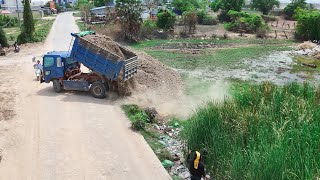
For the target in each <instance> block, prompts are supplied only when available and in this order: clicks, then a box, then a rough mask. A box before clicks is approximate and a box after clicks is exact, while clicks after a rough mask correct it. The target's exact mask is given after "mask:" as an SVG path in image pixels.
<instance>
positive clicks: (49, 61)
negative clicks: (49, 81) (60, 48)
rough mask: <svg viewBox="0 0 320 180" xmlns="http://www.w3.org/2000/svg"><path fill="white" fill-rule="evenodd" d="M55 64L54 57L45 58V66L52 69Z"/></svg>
mask: <svg viewBox="0 0 320 180" xmlns="http://www.w3.org/2000/svg"><path fill="white" fill-rule="evenodd" d="M53 64H54V57H44V59H43V66H44V67H50V66H52V65H53Z"/></svg>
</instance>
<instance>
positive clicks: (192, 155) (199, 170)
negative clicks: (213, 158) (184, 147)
mask: <svg viewBox="0 0 320 180" xmlns="http://www.w3.org/2000/svg"><path fill="white" fill-rule="evenodd" d="M187 163H188V165H189V171H190V174H191V180H201V178H204V179H205V178H206V173H205V170H204V164H203V163H202V162H201V154H200V152H198V151H191V150H190V151H189V153H188V157H187Z"/></svg>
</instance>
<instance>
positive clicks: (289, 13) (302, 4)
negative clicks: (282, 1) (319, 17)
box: [283, 0, 307, 19]
mask: <svg viewBox="0 0 320 180" xmlns="http://www.w3.org/2000/svg"><path fill="white" fill-rule="evenodd" d="M298 8H300V9H306V8H307V3H306V0H292V2H291V3H290V4H288V5H287V7H285V8H284V10H283V13H284V15H285V18H286V19H294V14H295V11H296V10H297V9H298Z"/></svg>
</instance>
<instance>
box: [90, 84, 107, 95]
mask: <svg viewBox="0 0 320 180" xmlns="http://www.w3.org/2000/svg"><path fill="white" fill-rule="evenodd" d="M90 92H91V94H92V96H93V97H95V98H100V99H103V98H105V97H106V95H107V94H106V93H107V87H106V86H105V85H104V84H102V83H101V82H94V83H92V85H91V87H90Z"/></svg>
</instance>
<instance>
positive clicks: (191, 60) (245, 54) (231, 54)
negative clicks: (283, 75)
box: [146, 46, 291, 70]
mask: <svg viewBox="0 0 320 180" xmlns="http://www.w3.org/2000/svg"><path fill="white" fill-rule="evenodd" d="M290 49H291V48H289V47H285V46H251V47H242V48H226V49H207V50H201V52H200V53H199V54H186V53H183V52H182V53H179V52H174V53H170V52H168V51H163V50H162V51H161V50H146V52H147V53H148V54H149V55H151V56H153V57H155V58H157V59H159V60H160V61H161V62H163V63H165V64H167V65H169V66H171V67H174V68H178V69H187V70H192V69H196V68H202V69H203V68H207V69H215V68H216V67H224V68H225V67H229V68H230V67H232V66H233V65H235V63H237V62H239V61H241V60H243V59H247V58H257V57H260V56H262V55H267V54H268V53H270V52H274V51H285V50H290Z"/></svg>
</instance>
